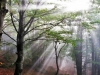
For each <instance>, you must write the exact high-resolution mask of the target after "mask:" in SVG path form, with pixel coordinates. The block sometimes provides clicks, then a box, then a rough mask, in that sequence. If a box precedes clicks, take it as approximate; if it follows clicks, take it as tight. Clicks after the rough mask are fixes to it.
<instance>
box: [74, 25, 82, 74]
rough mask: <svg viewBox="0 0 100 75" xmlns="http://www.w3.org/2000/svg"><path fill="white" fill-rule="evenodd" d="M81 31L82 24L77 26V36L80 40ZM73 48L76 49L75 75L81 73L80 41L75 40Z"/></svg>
mask: <svg viewBox="0 0 100 75" xmlns="http://www.w3.org/2000/svg"><path fill="white" fill-rule="evenodd" d="M82 31H83V28H82V26H79V28H78V33H77V35H78V36H77V37H78V38H79V39H80V40H82ZM75 50H76V53H75V58H76V69H77V75H82V41H78V42H77V45H76V47H75Z"/></svg>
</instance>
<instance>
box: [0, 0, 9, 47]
mask: <svg viewBox="0 0 100 75" xmlns="http://www.w3.org/2000/svg"><path fill="white" fill-rule="evenodd" d="M7 12H8V10H7V9H6V0H2V1H0V45H1V38H2V26H3V21H4V17H5V15H6V13H7Z"/></svg>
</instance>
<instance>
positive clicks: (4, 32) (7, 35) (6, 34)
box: [2, 30, 16, 42]
mask: <svg viewBox="0 0 100 75" xmlns="http://www.w3.org/2000/svg"><path fill="white" fill-rule="evenodd" d="M2 31H3V30H2ZM3 33H4V34H6V35H7V36H8V37H9V38H10V39H12V40H13V41H15V42H16V40H15V39H14V38H12V37H11V36H10V35H9V34H7V33H6V32H5V31H3Z"/></svg>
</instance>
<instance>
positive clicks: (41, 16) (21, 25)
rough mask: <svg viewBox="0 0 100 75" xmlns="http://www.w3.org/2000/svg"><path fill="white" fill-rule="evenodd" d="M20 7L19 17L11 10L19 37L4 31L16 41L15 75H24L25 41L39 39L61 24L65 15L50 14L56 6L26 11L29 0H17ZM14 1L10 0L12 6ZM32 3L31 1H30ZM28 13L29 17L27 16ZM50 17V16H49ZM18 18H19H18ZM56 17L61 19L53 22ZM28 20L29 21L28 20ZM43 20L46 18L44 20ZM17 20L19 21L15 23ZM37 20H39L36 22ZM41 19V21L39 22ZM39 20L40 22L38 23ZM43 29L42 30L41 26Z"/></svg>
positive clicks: (13, 23) (12, 19)
mask: <svg viewBox="0 0 100 75" xmlns="http://www.w3.org/2000/svg"><path fill="white" fill-rule="evenodd" d="M16 2H17V3H18V5H19V7H20V9H18V13H16V14H17V15H19V17H16V16H14V12H13V11H12V10H10V16H11V21H12V25H13V27H14V29H15V31H16V33H17V38H16V40H15V39H13V38H12V37H11V36H10V35H8V34H7V33H6V32H5V31H3V32H4V33H5V34H6V35H7V36H8V37H10V38H11V39H12V40H14V41H15V42H16V45H17V46H16V47H17V52H16V54H17V60H16V62H15V65H16V67H15V73H14V75H22V70H23V61H24V48H23V47H24V43H25V42H26V41H29V40H31V41H35V40H37V39H39V38H40V37H41V36H42V35H43V34H44V33H45V32H46V31H47V30H50V29H52V28H53V27H55V26H57V25H59V24H60V23H61V22H62V21H63V17H64V16H63V17H60V16H58V18H57V17H56V18H55V16H54V15H48V14H52V11H53V10H55V8H53V9H51V10H47V9H43V10H39V9H36V10H32V11H26V9H27V5H28V1H26V0H20V1H16ZM12 3H13V2H12V1H10V6H11V7H12V6H13V5H12ZM29 3H30V2H29ZM26 15H28V16H29V17H26ZM47 15H48V16H49V18H48V16H47ZM17 18H18V19H17ZM54 19H59V20H55V21H54V22H52V20H54ZM27 20H28V21H27ZM43 20H46V22H44V21H43ZM16 21H17V23H15V22H16ZM36 21H37V22H36ZM39 21H40V22H39ZM38 22H39V23H38ZM40 27H41V28H42V30H41V28H40ZM35 29H36V30H39V33H38V36H36V37H35V38H32V39H29V38H28V39H27V38H25V36H26V35H27V34H28V33H30V32H31V31H34V30H35Z"/></svg>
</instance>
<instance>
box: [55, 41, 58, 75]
mask: <svg viewBox="0 0 100 75" xmlns="http://www.w3.org/2000/svg"><path fill="white" fill-rule="evenodd" d="M55 55H56V67H57V71H56V73H55V75H58V73H59V65H58V57H59V56H58V54H57V41H55Z"/></svg>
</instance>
